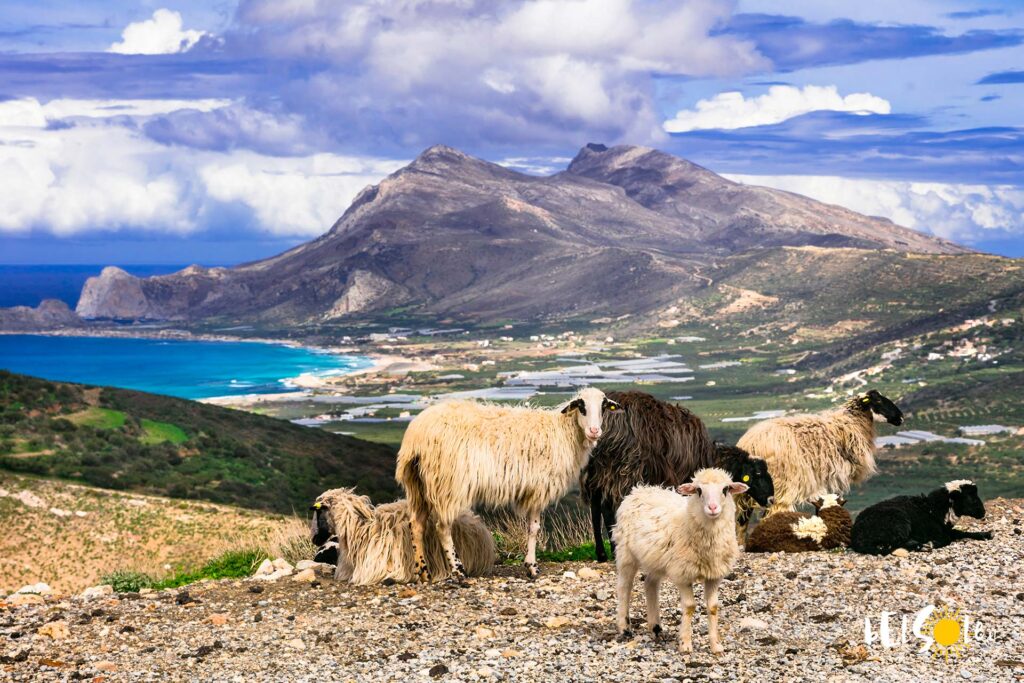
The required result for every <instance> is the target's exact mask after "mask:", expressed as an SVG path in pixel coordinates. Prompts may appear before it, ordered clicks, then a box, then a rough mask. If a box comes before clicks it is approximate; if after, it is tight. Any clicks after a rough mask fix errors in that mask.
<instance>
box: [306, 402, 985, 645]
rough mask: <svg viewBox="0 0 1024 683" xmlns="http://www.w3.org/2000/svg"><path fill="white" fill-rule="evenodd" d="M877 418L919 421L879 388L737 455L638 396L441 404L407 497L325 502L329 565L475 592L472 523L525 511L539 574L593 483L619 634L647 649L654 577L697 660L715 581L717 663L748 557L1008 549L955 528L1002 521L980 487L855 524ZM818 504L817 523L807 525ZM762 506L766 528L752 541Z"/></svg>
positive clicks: (479, 538)
mask: <svg viewBox="0 0 1024 683" xmlns="http://www.w3.org/2000/svg"><path fill="white" fill-rule="evenodd" d="M876 416H877V417H880V418H882V419H884V420H886V421H887V422H889V423H890V424H893V425H899V424H902V422H903V414H902V413H901V412H900V410H899V408H898V407H897V406H896V405H895V404H894V403H893V402H892V401H890V400H889V399H888V398H886V397H885V396H882V395H881V394H880V393H878V392H877V391H874V390H872V391H868V392H867V393H865V394H860V395H857V396H854V397H852V398H851V399H849V400H848V401H847V402H846V403H845V404H843V405H842V406H840V407H838V408H836V409H833V410H829V411H825V412H822V413H815V414H807V415H794V416H785V417H778V418H774V419H769V420H765V421H763V422H760V423H758V424H756V425H754V426H753V427H752V428H751V429H750V430H749V431H748V432H747V433H746V434H744V435H743V437H742V438H740V440H739V441H738V442H737V444H736V445H735V446H728V445H724V444H719V443H714V442H713V441H712V440H711V438H710V436H709V434H708V431H707V428H706V427H705V425H704V423H703V422H702V421H701V420H700V419H699V418H698V417H697V416H696V415H694V414H693V413H691V412H690V411H688V410H686V409H685V408H682V407H680V406H676V405H672V404H669V403H666V402H664V401H660V400H658V399H656V398H654V397H653V396H650V395H649V394H645V393H642V392H636V391H629V392H609V393H608V394H605V393H604V392H602V391H600V390H598V389H595V388H586V389H583V390H581V391H580V392H579V393H578V394H577V395H576V396H574V397H573V398H572V399H571V400H570V401H568V402H567V403H565V404H563V405H562V406H560V407H558V408H556V409H553V410H552V409H540V408H530V407H510V406H505V405H498V404H491V403H480V402H475V401H465V400H458V401H454V400H452V401H442V402H440V403H437V404H435V405H432V406H430V407H428V408H427V409H425V410H424V411H423V412H422V413H420V414H419V415H417V416H416V418H414V419H413V420H412V421H411V422H410V424H409V427H408V429H407V430H406V433H405V436H404V438H403V440H402V446H401V449H400V450H399V453H398V464H397V468H396V475H395V476H396V478H397V480H398V482H399V483H400V484H401V485H402V487H403V488H404V490H405V493H406V500H404V501H398V502H395V503H391V504H388V505H381V506H378V507H373V506H372V505H371V503H370V500H369V499H368V498H367V497H366V496H359V495H357V494H356V493H355V492H354V491H352V490H351V489H334V490H331V491H327V492H326V493H324V494H322V495H321V496H320V497H319V498H318V499H317V501H316V502H315V503H314V505H313V510H314V514H313V520H312V524H311V531H312V536H313V542H314V544H316V545H317V546H318V547H319V552H318V554H317V559H318V560H320V561H326V562H330V563H332V564H336V565H337V570H336V574H335V576H336V578H338V579H342V580H348V581H352V582H354V583H359V584H368V583H377V582H380V581H384V580H388V579H390V580H393V581H397V582H408V581H414V580H419V581H431V580H433V579H438V578H447V579H449V580H451V581H455V582H461V581H463V580H464V579H465V577H466V576H471V575H480V574H485V573H487V572H488V571H489V569H490V568H491V567H492V566H493V564H494V561H495V545H494V539H493V537H492V535H491V534H490V532H489V531H488V530H487V528H486V527H485V525H484V523H483V521H482V520H481V519H480V518H479V517H478V516H477V515H476V514H474V513H473V512H472V510H473V509H474V508H504V507H511V508H513V509H514V510H516V511H517V512H518V513H520V514H522V515H523V516H524V517H525V519H526V521H527V525H528V527H527V528H528V541H527V548H526V557H525V560H524V563H525V566H526V571H527V574H528V576H529V577H530V578H534V577H536V576H537V575H538V573H539V568H538V565H537V559H536V550H537V535H538V533H539V531H540V528H541V525H540V516H541V513H542V512H543V511H544V510H545V509H546V508H547V507H549V506H550V505H552V504H553V503H555V502H557V501H558V500H559V499H560V498H562V497H563V496H564V495H566V494H567V493H568V492H569V491H570V489H571V488H572V486H573V485H574V484H575V483H576V482H577V481H578V482H579V485H580V490H581V493H582V496H583V499H584V501H585V502H587V503H588V504H589V506H590V510H591V515H592V522H593V527H594V538H595V548H596V555H597V559H598V560H599V561H606V560H607V559H608V558H607V553H606V550H605V546H604V534H603V531H602V529H603V528H604V529H606V530H607V531H608V532H609V534H610V538H611V541H612V549H613V552H614V554H615V560H616V569H617V573H618V588H617V597H618V614H617V622H618V629H619V632H620V634H621V635H623V636H629V635H630V633H629V602H630V595H631V593H632V589H633V583H634V579H635V577H636V575H637V574H638V573H642V575H643V584H644V589H645V594H646V599H647V624H648V627H649V628H650V629H651V631H652V632H653V633H654V634H655V635H656V636H657V635H659V634H660V633H661V630H662V629H661V624H660V609H659V604H658V591H659V586H660V583H661V582H662V581H663V580H666V579H667V580H669V581H671V582H672V583H674V584H675V585H676V586H677V587H678V589H679V592H680V594H681V596H682V605H681V607H682V614H683V623H682V627H681V629H680V635H679V648H680V650H681V651H683V652H690V651H692V635H691V630H692V618H693V614H694V612H695V609H696V603H695V600H694V595H693V584H695V583H698V582H703V584H704V597H705V602H706V604H707V613H708V637H709V641H710V648H711V651H712V652H714V653H716V654H717V653H720V652H722V645H721V641H720V638H719V635H718V611H719V600H718V585H719V583H720V581H721V580H722V579H723V578H724V577H725V576H726V575H727V574H729V573H730V572H731V570H732V568H733V566H734V564H735V563H736V560H737V559H738V557H739V554H740V546H741V545H744V546H745V550H746V551H747V552H806V551H817V550H830V549H835V548H843V547H847V546H849V547H851V548H852V549H853V550H854V551H856V552H861V553H868V554H876V555H881V554H887V553H890V552H891V551H893V550H894V549H896V548H906V549H908V550H920V549H922V548H923V547H925V546H931V547H942V546H945V545H948V544H949V543H951V542H953V541H954V540H959V539H977V540H984V539H989V538H991V533H990V532H966V531H961V530H958V529H956V528H954V523H955V521H956V519H957V517H959V516H971V517H976V518H979V519H980V518H982V517H984V515H985V508H984V505H983V503H982V501H981V499H980V498H979V496H978V489H977V486H975V484H974V483H973V482H971V481H967V480H958V481H952V482H949V483H947V484H945V485H944V486H942V487H939V488H937V489H936V490H934V491H932V492H930V493H928V494H926V495H917V496H899V497H896V498H892V499H890V500H886V501H883V502H881V503H878V504H876V505H874V506H871V507H869V508H867V509H866V510H864V511H862V512H861V513H860V515H858V517H857V521H856V523H853V522H852V520H851V517H850V514H849V512H847V511H846V509H845V508H844V507H843V505H844V503H845V501H844V500H843V499H842V498H841V495H842V494H844V493H846V492H847V491H849V489H850V487H851V486H852V485H854V484H858V483H860V482H863V481H865V480H866V479H868V478H869V477H870V476H872V475H873V474H874V473H875V471H876V465H875V443H874V441H875V419H876ZM803 504H813V505H814V507H815V512H814V513H813V514H811V513H805V512H798V511H796V507H797V506H799V505H803ZM756 508H762V509H763V510H764V515H765V516H764V518H763V519H762V520H761V521H760V523H759V524H758V525H757V526H756V527H755V528H754V529H753V531H752V532H749V529H748V524H749V523H750V521H751V519H752V515H751V513H752V511H754V510H755V509H756Z"/></svg>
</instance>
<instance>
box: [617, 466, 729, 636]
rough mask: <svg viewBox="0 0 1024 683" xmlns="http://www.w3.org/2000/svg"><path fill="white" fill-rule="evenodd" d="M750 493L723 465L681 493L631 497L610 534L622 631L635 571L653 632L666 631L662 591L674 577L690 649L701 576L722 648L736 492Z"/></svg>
mask: <svg viewBox="0 0 1024 683" xmlns="http://www.w3.org/2000/svg"><path fill="white" fill-rule="evenodd" d="M746 490H747V485H746V484H743V483H740V482H733V481H732V478H731V477H730V476H729V473H728V472H726V471H725V470H722V469H718V468H707V469H702V470H699V471H698V472H697V473H695V474H694V476H693V481H692V482H689V483H686V484H682V485H681V486H679V487H678V489H677V490H672V489H667V488H661V487H658V486H643V485H641V486H637V487H636V488H634V489H633V491H632V492H631V493H630V494H629V495H628V496H626V498H625V500H623V501H622V505H621V506H620V507H619V516H618V523H617V524H616V525H615V529H614V531H613V532H612V534H613V536H614V537H615V543H616V558H615V562H616V571H617V574H618V585H617V595H618V614H617V623H618V629H619V633H620V635H622V636H627V637H628V635H629V600H630V594H631V593H632V592H633V580H634V579H635V578H636V574H637V572H643V573H644V575H645V576H644V589H645V593H646V598H647V625H648V627H650V629H651V631H652V632H653V633H654V634H655V636H658V635H660V634H661V608H660V606H659V604H658V588H659V585H660V583H661V581H662V580H663V579H668V580H669V581H671V582H672V583H674V584H675V585H676V587H677V588H678V589H679V593H680V594H681V596H682V613H683V622H682V625H681V626H680V630H679V650H680V651H681V652H692V651H693V613H694V611H695V609H696V601H695V600H694V597H693V584H694V583H696V582H698V581H702V582H703V583H704V599H705V601H706V602H707V607H708V639H709V640H710V642H711V652H713V653H714V654H720V653H721V652H722V651H723V648H722V643H721V641H720V639H719V635H718V609H719V600H718V584H719V583H720V582H721V581H722V579H723V578H724V577H725V576H726V575H727V574H728V573H729V572H730V571H732V568H733V566H734V565H735V564H736V560H737V559H738V557H739V554H740V549H739V544H738V543H737V542H736V533H735V532H734V530H733V520H734V519H735V514H736V513H735V509H734V505H733V501H732V496H733V495H738V494H741V493H743V492H745V491H746ZM680 494H682V495H680Z"/></svg>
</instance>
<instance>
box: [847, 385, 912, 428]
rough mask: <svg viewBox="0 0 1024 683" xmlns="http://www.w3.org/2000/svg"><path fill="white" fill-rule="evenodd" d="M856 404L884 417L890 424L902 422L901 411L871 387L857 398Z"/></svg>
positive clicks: (897, 424) (896, 424)
mask: <svg viewBox="0 0 1024 683" xmlns="http://www.w3.org/2000/svg"><path fill="white" fill-rule="evenodd" d="M857 402H858V405H860V406H861V408H863V409H864V410H870V411H871V412H872V413H873V414H875V415H878V416H880V417H882V418H884V419H885V421H886V422H888V423H889V424H891V425H894V426H897V427H898V426H899V425H901V424H903V411H901V410H900V409H899V407H898V406H897V405H896V404H895V403H893V402H892V401H890V400H889V399H888V398H886V397H885V396H882V395H881V394H880V393H878V392H877V391H876V390H874V389H872V390H871V391H869V392H868V393H866V394H864V395H863V396H860V397H859V398H857Z"/></svg>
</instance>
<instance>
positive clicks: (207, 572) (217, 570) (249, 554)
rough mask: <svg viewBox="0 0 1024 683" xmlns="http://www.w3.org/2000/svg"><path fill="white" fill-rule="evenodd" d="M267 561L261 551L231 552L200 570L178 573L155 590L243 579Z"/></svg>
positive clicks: (157, 584) (159, 582)
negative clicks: (211, 581)
mask: <svg viewBox="0 0 1024 683" xmlns="http://www.w3.org/2000/svg"><path fill="white" fill-rule="evenodd" d="M265 559H267V555H266V553H264V552H263V551H261V550H229V551H228V552H226V553H224V554H223V555H220V556H218V557H215V558H213V559H212V560H210V561H209V562H207V563H206V564H204V565H203V566H202V567H200V568H199V569H195V570H192V571H179V572H176V573H175V574H174V575H173V576H170V577H169V578H166V579H164V580H162V581H158V582H156V583H155V584H154V585H153V588H157V589H160V588H177V587H178V586H184V585H185V584H189V583H195V582H196V581H201V580H203V579H241V578H244V577H246V576H252V574H253V572H255V571H256V568H257V567H258V566H259V565H260V563H261V562H263V560H265Z"/></svg>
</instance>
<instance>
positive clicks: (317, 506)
mask: <svg viewBox="0 0 1024 683" xmlns="http://www.w3.org/2000/svg"><path fill="white" fill-rule="evenodd" d="M322 506H323V503H313V507H315V508H316V509H317V510H319V509H320V508H321V507H322Z"/></svg>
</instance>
